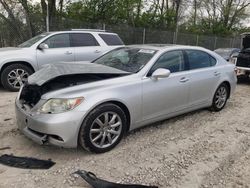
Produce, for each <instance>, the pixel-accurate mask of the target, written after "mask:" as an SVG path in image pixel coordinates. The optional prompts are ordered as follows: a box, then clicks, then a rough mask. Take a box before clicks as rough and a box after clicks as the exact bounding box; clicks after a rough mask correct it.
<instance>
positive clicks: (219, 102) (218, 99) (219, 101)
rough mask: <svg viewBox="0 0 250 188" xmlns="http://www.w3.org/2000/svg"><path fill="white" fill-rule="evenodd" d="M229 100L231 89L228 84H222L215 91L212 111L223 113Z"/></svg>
mask: <svg viewBox="0 0 250 188" xmlns="http://www.w3.org/2000/svg"><path fill="white" fill-rule="evenodd" d="M228 98H229V88H228V86H227V84H225V83H222V84H221V85H220V86H219V87H218V88H217V89H216V91H215V94H214V97H213V103H212V106H211V110H212V111H215V112H219V111H221V110H222V109H223V108H224V107H225V105H226V103H227V100H228Z"/></svg>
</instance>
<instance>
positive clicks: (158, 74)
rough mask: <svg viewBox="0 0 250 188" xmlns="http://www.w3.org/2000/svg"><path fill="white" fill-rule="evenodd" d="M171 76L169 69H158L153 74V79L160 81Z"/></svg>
mask: <svg viewBox="0 0 250 188" xmlns="http://www.w3.org/2000/svg"><path fill="white" fill-rule="evenodd" d="M170 74H171V72H170V70H168V69H163V68H159V69H156V70H155V71H154V72H153V74H152V76H151V77H152V78H154V79H158V78H167V77H169V76H170Z"/></svg>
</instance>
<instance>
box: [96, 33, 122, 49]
mask: <svg viewBox="0 0 250 188" xmlns="http://www.w3.org/2000/svg"><path fill="white" fill-rule="evenodd" d="M99 36H100V37H101V38H102V40H104V42H105V43H106V44H107V45H109V46H118V45H124V43H123V42H122V40H121V39H120V37H119V36H118V35H112V34H99Z"/></svg>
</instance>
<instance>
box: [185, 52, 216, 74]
mask: <svg viewBox="0 0 250 188" xmlns="http://www.w3.org/2000/svg"><path fill="white" fill-rule="evenodd" d="M186 53H187V57H188V62H189V69H190V70H192V69H200V68H206V67H211V66H214V65H215V64H216V60H215V58H213V57H212V56H210V55H209V54H207V53H206V52H202V51H199V50H186Z"/></svg>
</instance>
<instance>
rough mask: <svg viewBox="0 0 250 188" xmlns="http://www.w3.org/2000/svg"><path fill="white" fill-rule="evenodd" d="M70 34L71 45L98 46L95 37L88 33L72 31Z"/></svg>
mask: <svg viewBox="0 0 250 188" xmlns="http://www.w3.org/2000/svg"><path fill="white" fill-rule="evenodd" d="M70 35H71V46H73V47H80V46H99V44H98V42H97V41H96V39H95V37H94V36H93V35H91V34H89V33H74V34H70Z"/></svg>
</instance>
